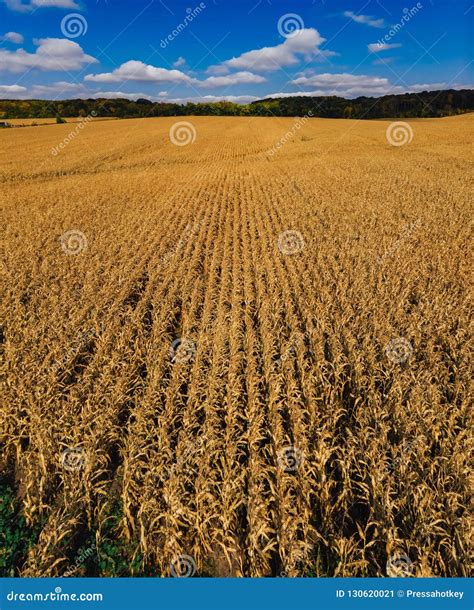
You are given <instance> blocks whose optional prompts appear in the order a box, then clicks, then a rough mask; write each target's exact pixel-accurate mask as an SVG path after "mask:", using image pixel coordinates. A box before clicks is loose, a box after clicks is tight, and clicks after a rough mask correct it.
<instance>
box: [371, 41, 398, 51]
mask: <svg viewBox="0 0 474 610" xmlns="http://www.w3.org/2000/svg"><path fill="white" fill-rule="evenodd" d="M401 46H402V45H401V44H399V43H393V44H387V43H385V42H373V43H371V44H368V45H367V48H368V49H369V51H370V52H371V53H379V52H380V51H389V50H390V49H398V47H401Z"/></svg>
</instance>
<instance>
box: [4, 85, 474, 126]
mask: <svg viewBox="0 0 474 610" xmlns="http://www.w3.org/2000/svg"><path fill="white" fill-rule="evenodd" d="M473 110H474V90H473V89H462V90H459V91H456V90H454V89H449V90H446V91H423V92H420V93H405V94H402V95H384V96H383V97H379V98H373V97H357V98H355V99H353V100H347V99H345V98H342V97H337V96H325V97H309V96H308V97H307V96H292V97H287V98H268V99H263V100H258V101H256V102H251V103H250V104H235V103H233V102H225V101H224V102H214V103H191V102H190V103H187V104H175V103H170V102H157V103H155V102H152V101H150V100H147V99H137V100H136V101H132V100H128V99H105V98H101V99H92V98H91V99H71V100H56V101H49V100H0V118H1V119H2V120H6V119H9V118H32V119H40V118H50V117H87V116H89V115H91V114H92V116H98V117H117V118H144V117H162V116H189V115H205V116H288V117H291V116H305V115H309V116H314V117H325V118H333V119H339V118H346V119H384V118H418V117H420V118H423V117H443V116H450V115H454V114H461V113H464V112H472V111H473Z"/></svg>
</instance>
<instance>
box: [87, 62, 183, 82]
mask: <svg viewBox="0 0 474 610" xmlns="http://www.w3.org/2000/svg"><path fill="white" fill-rule="evenodd" d="M84 80H86V81H90V82H94V83H120V82H123V81H140V82H153V83H191V82H192V81H193V79H192V78H191V77H190V76H188V75H187V74H185V73H184V72H181V71H180V70H167V69H166V68H156V67H155V66H151V65H149V64H144V63H143V62H142V61H135V60H130V61H127V62H125V63H124V64H122V65H121V66H119V67H118V68H116V69H115V70H114V71H113V72H104V73H102V74H88V75H87V76H86V77H85V79H84Z"/></svg>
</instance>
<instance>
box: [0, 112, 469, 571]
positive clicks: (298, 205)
mask: <svg viewBox="0 0 474 610" xmlns="http://www.w3.org/2000/svg"><path fill="white" fill-rule="evenodd" d="M181 121H185V122H186V123H190V124H191V127H190V126H189V125H185V126H181V127H179V126H178V128H176V126H175V123H177V122H181ZM409 124H410V127H411V130H412V139H411V141H410V142H408V141H407V142H406V143H405V144H404V145H401V146H395V145H393V144H391V143H390V142H389V141H388V139H387V135H386V130H387V128H389V127H390V125H391V122H390V121H371V122H370V121H350V120H324V119H310V120H306V121H304V120H302V119H279V118H230V117H213V118H206V117H173V118H159V119H144V120H127V121H110V122H108V121H104V122H99V121H97V122H94V123H91V124H87V125H84V126H83V128H82V129H81V130H80V132H78V133H76V135H74V136H73V137H71V135H70V134H71V130H72V129H73V127H72V126H71V125H67V124H65V125H55V126H51V127H48V128H47V129H44V128H40V127H31V128H29V129H11V130H3V131H2V132H1V133H0V142H1V147H0V150H1V152H0V181H1V187H2V188H1V194H0V200H1V204H2V216H3V225H4V226H3V229H4V243H5V248H4V256H3V262H2V275H3V279H4V281H3V282H2V283H3V295H2V297H3V298H2V305H1V307H2V310H1V318H2V326H3V330H2V348H3V378H4V380H5V384H4V399H3V401H2V406H1V412H0V417H1V420H2V422H3V425H2V430H1V437H0V447H1V454H0V475H1V482H2V484H3V486H4V488H5V489H7V490H10V491H9V492H8V493H9V494H10V495H9V496H8V497H9V498H10V499H9V500H8V503H7V504H8V506H7V507H6V509H5V510H6V512H7V513H8V514H10V513H13V512H15V511H16V512H15V517H17V516H18V514H20V513H21V515H22V516H23V517H22V518H23V519H24V538H25V539H26V540H28V544H24V545H23V546H22V547H21V552H16V553H12V554H11V555H10V556H9V558H8V561H7V564H8V565H7V568H8V570H7V571H8V573H9V574H10V573H11V574H17V575H22V576H52V575H61V574H64V572H65V571H67V570H70V567H71V565H74V566H75V567H74V574H75V575H98V576H107V575H132V574H135V575H137V574H143V575H164V576H168V575H170V573H171V574H173V572H174V571H176V570H178V571H179V570H181V569H182V568H183V569H184V571H186V569H188V568H189V570H190V571H191V572H192V573H194V571H195V572H196V575H218V576H226V575H232V576H279V575H288V576H386V575H388V576H390V575H395V574H401V575H413V576H467V575H468V573H469V561H468V550H469V538H470V536H472V520H471V517H470V513H469V503H470V489H471V488H470V485H469V455H470V451H471V450H472V444H471V438H470V432H469V430H470V417H471V410H470V409H471V403H470V397H469V383H470V381H469V380H470V374H471V369H470V358H469V355H470V354H469V283H470V274H469V271H470V256H469V243H470V237H471V225H470V222H471V220H470V219H471V218H472V197H471V189H470V187H469V183H468V178H469V175H471V176H472V148H471V142H472V116H470V115H466V116H460V117H452V118H446V119H425V120H419V121H412V120H409ZM297 125H298V126H297ZM404 129H406V128H404ZM170 131H171V134H172V138H171V139H170ZM288 134H290V135H288ZM173 139H174V140H175V141H176V142H178V144H184V145H178V144H175V143H173V141H172V140H173ZM408 139H410V138H408ZM191 140H194V141H191ZM60 143H62V144H63V146H62V147H60V146H59V145H60ZM398 143H399V142H398ZM8 511H10V512H8ZM84 547H87V548H88V549H92V550H91V551H90V553H88V554H87V558H86V559H85V560H84V561H79V562H78V561H77V556H78V553H79V550H80V549H83V548H84ZM183 566H184V567H183Z"/></svg>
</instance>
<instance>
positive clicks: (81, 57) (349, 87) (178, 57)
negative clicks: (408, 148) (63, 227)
mask: <svg viewBox="0 0 474 610" xmlns="http://www.w3.org/2000/svg"><path fill="white" fill-rule="evenodd" d="M473 22H474V0H468V1H466V2H465V1H463V0H444V1H440V0H421V1H420V2H416V1H414V0H403V1H402V2H400V1H399V0H366V1H363V2H355V1H353V0H345V1H342V0H293V1H291V2H290V1H284V0H234V1H231V0H204V1H203V2H200V1H199V0H163V1H161V0H128V1H127V0H0V97H1V98H20V99H26V98H31V97H35V98H45V99H61V98H73V97H101V96H108V97H130V98H137V97H148V98H149V99H152V100H162V101H167V100H172V101H182V102H185V101H187V100H192V101H204V100H209V101H215V100H220V99H229V100H233V101H237V102H247V101H251V100H253V99H259V98H263V97H268V96H270V95H292V94H293V95H294V94H306V95H311V94H312V95H340V96H343V97H347V98H353V97H357V96H359V95H369V96H378V95H385V94H387V93H403V92H405V91H421V90H430V89H431V90H434V89H440V88H462V87H468V88H470V87H472V86H473V83H474V74H473V72H474V64H473V63H472V55H473V48H472V34H471V33H472V31H473V25H474V23H473ZM470 34H471V37H470Z"/></svg>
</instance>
